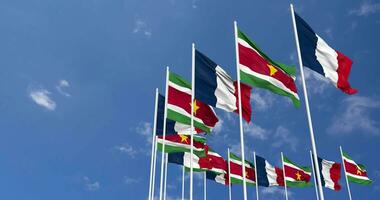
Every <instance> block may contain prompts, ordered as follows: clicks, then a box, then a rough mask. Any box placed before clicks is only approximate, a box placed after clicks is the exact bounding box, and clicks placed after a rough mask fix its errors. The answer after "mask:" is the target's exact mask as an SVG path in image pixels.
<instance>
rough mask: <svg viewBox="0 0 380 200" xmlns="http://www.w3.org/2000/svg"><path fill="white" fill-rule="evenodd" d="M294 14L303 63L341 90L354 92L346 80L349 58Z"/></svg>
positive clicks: (348, 70) (348, 72)
mask: <svg viewBox="0 0 380 200" xmlns="http://www.w3.org/2000/svg"><path fill="white" fill-rule="evenodd" d="M294 14H295V19H296V25H297V33H298V38H299V44H300V49H301V54H302V62H303V65H304V66H306V67H308V68H310V69H312V70H313V71H315V72H317V73H319V74H321V75H322V76H324V77H326V78H327V79H328V80H330V81H331V82H332V83H333V84H334V85H335V87H337V88H339V89H341V90H342V91H343V92H345V93H347V94H355V93H356V92H357V90H356V89H354V88H352V87H351V86H350V83H349V82H348V77H349V75H350V71H351V65H352V61H351V60H350V58H348V57H347V56H345V55H343V54H342V53H341V52H339V51H337V50H334V49H333V48H331V47H330V46H329V45H328V44H327V43H326V42H325V41H324V40H323V39H322V38H321V37H320V36H319V35H317V34H316V33H315V32H314V31H313V29H312V28H311V27H310V26H309V25H308V24H307V23H306V22H305V21H304V20H303V19H302V18H301V17H300V16H298V14H297V13H294Z"/></svg>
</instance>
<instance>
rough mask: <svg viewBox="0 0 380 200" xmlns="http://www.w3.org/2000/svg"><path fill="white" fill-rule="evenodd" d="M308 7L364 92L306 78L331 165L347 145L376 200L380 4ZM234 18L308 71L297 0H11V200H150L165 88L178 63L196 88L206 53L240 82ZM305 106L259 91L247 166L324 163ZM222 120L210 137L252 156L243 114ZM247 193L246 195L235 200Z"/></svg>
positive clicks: (4, 2) (1, 97) (6, 154)
mask: <svg viewBox="0 0 380 200" xmlns="http://www.w3.org/2000/svg"><path fill="white" fill-rule="evenodd" d="M294 4H295V7H296V10H297V11H298V13H299V14H300V15H301V16H302V17H303V18H304V19H305V20H306V21H308V22H309V24H310V25H311V26H312V27H313V28H314V30H315V31H316V32H317V33H318V34H319V35H320V36H321V37H322V38H324V39H325V40H326V41H327V42H328V43H329V44H330V45H331V46H333V47H334V48H336V49H338V50H340V51H341V52H343V53H344V54H346V55H347V56H349V57H351V58H352V60H353V61H354V65H353V68H352V73H351V77H350V82H351V84H352V86H353V87H355V88H357V89H358V90H359V93H358V94H357V95H354V96H347V95H345V94H343V93H342V92H340V91H339V90H337V89H335V88H334V87H333V86H331V85H330V84H329V83H326V82H325V81H324V80H323V79H321V78H320V77H319V76H316V75H315V74H314V73H310V71H307V72H306V74H307V85H308V88H309V91H310V95H309V98H310V104H311V110H312V115H313V120H314V121H313V122H314V126H315V135H316V142H317V148H318V152H319V155H320V156H321V157H323V158H326V159H328V160H335V161H339V162H340V154H339V151H338V147H339V145H342V146H343V148H344V150H346V151H347V152H348V153H349V154H350V155H351V156H352V157H353V158H354V159H355V160H357V161H359V162H361V163H363V164H365V165H366V166H367V169H368V174H369V176H370V177H371V178H372V179H373V180H374V184H373V185H371V186H369V187H363V186H358V185H354V184H351V189H352V195H353V198H355V199H376V197H378V196H380V182H379V181H380V161H379V159H378V156H377V151H378V150H380V148H379V142H380V140H379V139H380V124H379V120H380V115H379V110H380V96H379V89H378V86H379V85H380V79H379V78H378V77H377V76H376V74H378V73H380V70H379V68H378V67H377V66H378V62H377V60H378V57H377V56H378V52H379V46H380V42H379V39H378V35H379V34H380V28H379V27H380V2H379V1H373V0H372V1H370V0H363V1H362V0H357V1H333V2H332V1H327V0H323V1H316V0H306V1H294ZM233 20H237V21H238V24H239V27H240V28H241V29H242V30H243V31H244V32H245V33H246V34H248V35H249V36H250V37H251V38H252V39H253V40H254V41H256V42H257V43H258V44H259V45H260V47H261V48H262V49H263V50H264V51H266V52H267V53H268V55H270V56H271V57H272V58H273V59H275V60H278V61H281V62H284V63H288V64H293V65H296V64H297V62H296V50H295V42H294V39H293V32H292V27H291V17H290V12H289V2H288V1H281V2H280V1H275V0H269V1H217V0H208V1H205V0H187V1H180V0H162V1H154V0H138V1H137V0H135V1H128V0H114V1H107V0H65V1H44V0H1V1H0V44H1V45H0V55H1V56H0V58H1V59H0V68H1V73H0V137H1V139H0V152H1V153H0V177H1V178H0V198H1V199H18V200H24V199H25V200H26V199H28V200H30V199H36V200H40V199H41V200H43V199H56V200H60V199H65V200H66V199H72V200H74V199H75V200H76V199H78V200H82V199H83V200H84V199H91V200H97V199H114V200H117V199H145V198H146V196H147V192H148V182H149V162H150V155H149V154H150V143H149V137H150V134H151V132H152V131H151V127H152V121H153V109H154V90H155V88H156V87H158V88H159V89H160V91H161V92H162V91H164V90H163V89H164V80H165V77H164V74H165V66H167V65H169V66H171V69H172V70H173V71H174V72H176V73H178V74H181V75H183V76H184V77H186V78H187V79H188V80H190V70H191V69H190V66H191V43H192V42H195V43H196V45H197V48H198V49H199V50H200V51H202V52H203V53H205V54H206V55H208V56H209V57H210V58H212V59H213V60H214V61H215V62H217V63H218V64H220V65H221V66H223V67H224V68H225V70H226V71H228V72H229V73H230V74H231V75H232V76H233V77H235V76H236V69H235V53H234V38H233ZM297 86H298V89H299V91H300V93H299V94H300V96H301V97H302V96H303V94H302V92H301V85H300V82H297ZM302 101H303V99H302ZM303 106H304V105H303V104H302V106H301V108H300V109H296V108H294V107H293V106H292V104H291V103H290V101H289V100H288V99H286V98H285V97H281V96H277V95H274V94H271V93H269V92H267V91H264V90H261V89H254V90H253V93H252V108H253V123H252V124H250V125H245V139H246V152H247V154H246V155H247V157H248V158H250V159H252V157H253V155H252V152H253V150H255V151H256V152H257V153H258V154H260V155H261V156H263V157H265V158H266V159H268V160H269V161H270V162H272V163H273V164H275V165H280V152H281V151H282V152H284V154H285V155H287V156H288V157H289V158H290V159H292V160H293V161H294V162H296V163H299V164H302V165H310V162H309V160H310V159H309V154H308V153H309V152H308V151H309V149H310V139H309V134H308V129H307V122H306V118H305V117H306V115H305V110H304V107H303ZM217 113H218V115H219V117H220V121H221V122H220V124H219V125H218V128H217V129H216V130H215V132H214V133H212V134H211V135H210V136H209V137H208V138H209V144H210V146H212V147H213V148H214V149H215V150H217V151H218V152H219V153H220V154H222V155H223V156H226V154H227V152H226V151H227V149H226V148H227V147H230V148H232V150H233V151H234V152H235V153H239V152H238V147H239V137H238V136H239V132H238V123H237V122H238V118H237V116H236V115H235V114H228V113H225V112H223V111H220V110H218V111H217ZM180 174H181V171H180V169H179V167H178V166H174V165H173V166H169V176H168V185H169V186H168V196H169V197H170V198H169V199H177V198H178V197H180V178H179V177H180ZM196 177H197V178H196V179H195V180H196V181H195V193H196V194H195V196H196V198H197V199H200V198H201V197H202V185H201V183H202V182H201V180H200V179H199V176H196ZM340 182H341V184H342V186H343V188H342V191H340V192H334V191H330V190H327V189H325V196H326V197H327V198H328V199H347V193H346V187H345V180H344V179H341V181H340ZM260 189H261V190H260V193H261V194H260V195H261V196H262V197H263V198H265V199H283V196H282V195H283V193H282V192H283V191H282V189H281V188H270V189H263V188H260ZM156 191H157V190H156ZM290 193H291V199H311V198H313V197H314V195H315V194H314V189H313V188H308V189H290ZM241 194H242V188H241V187H240V186H234V187H233V197H234V198H235V199H240V198H241ZM208 196H209V198H211V199H227V198H228V193H227V188H226V187H224V186H221V185H217V184H215V183H213V182H208ZM249 197H250V199H253V198H254V189H253V188H250V189H249Z"/></svg>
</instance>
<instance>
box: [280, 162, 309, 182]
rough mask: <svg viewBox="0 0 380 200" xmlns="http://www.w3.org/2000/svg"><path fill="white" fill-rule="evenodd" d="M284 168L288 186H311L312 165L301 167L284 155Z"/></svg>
mask: <svg viewBox="0 0 380 200" xmlns="http://www.w3.org/2000/svg"><path fill="white" fill-rule="evenodd" d="M284 170H285V180H286V186H288V187H308V186H311V183H310V177H311V167H300V166H298V165H296V164H295V163H294V162H292V161H290V160H289V159H288V158H287V157H285V156H284Z"/></svg>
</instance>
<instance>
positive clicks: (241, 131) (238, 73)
mask: <svg viewBox="0 0 380 200" xmlns="http://www.w3.org/2000/svg"><path fill="white" fill-rule="evenodd" d="M234 30H235V53H236V72H237V83H238V84H237V85H238V98H239V126H240V148H241V159H242V173H243V174H242V175H243V193H244V200H247V182H246V177H245V156H244V132H243V131H244V130H243V116H242V115H243V114H242V106H241V88H240V70H239V49H238V29H237V22H236V21H234Z"/></svg>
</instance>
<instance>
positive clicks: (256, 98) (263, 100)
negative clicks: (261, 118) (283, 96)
mask: <svg viewBox="0 0 380 200" xmlns="http://www.w3.org/2000/svg"><path fill="white" fill-rule="evenodd" d="M275 97H276V96H275V95H274V94H273V93H270V92H269V91H263V90H254V91H253V93H252V94H251V103H252V104H253V109H254V110H257V111H265V110H268V108H270V107H272V105H273V104H274V102H275Z"/></svg>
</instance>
